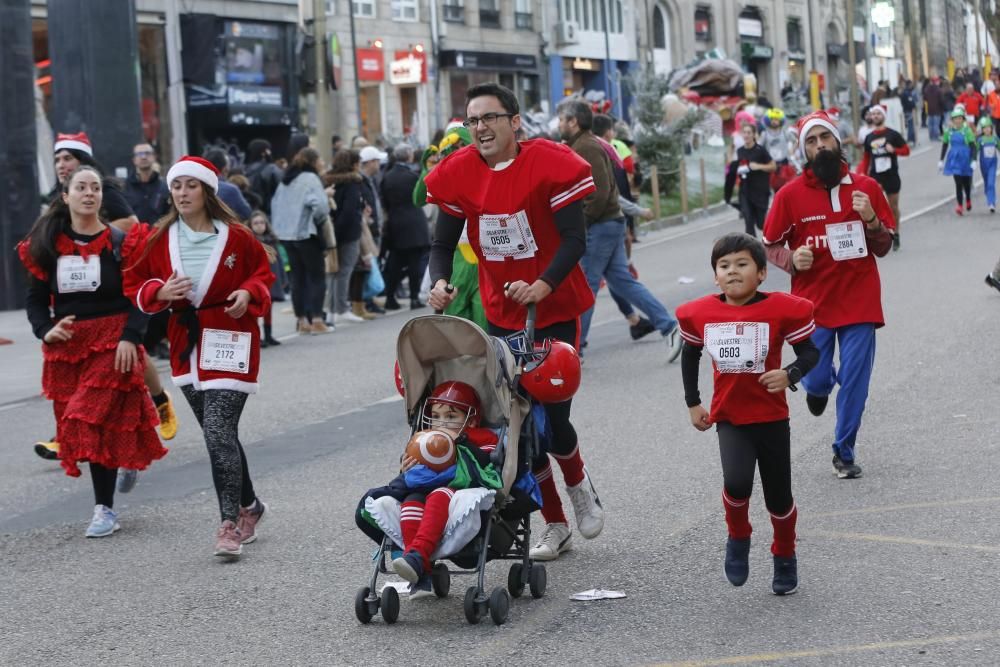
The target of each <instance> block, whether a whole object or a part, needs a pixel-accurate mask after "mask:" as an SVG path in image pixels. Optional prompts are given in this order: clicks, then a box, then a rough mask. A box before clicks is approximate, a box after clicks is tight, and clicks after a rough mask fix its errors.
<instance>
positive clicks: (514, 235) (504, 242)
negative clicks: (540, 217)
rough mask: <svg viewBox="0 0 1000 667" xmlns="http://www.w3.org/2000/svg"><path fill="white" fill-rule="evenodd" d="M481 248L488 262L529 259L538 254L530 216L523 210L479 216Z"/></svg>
mask: <svg viewBox="0 0 1000 667" xmlns="http://www.w3.org/2000/svg"><path fill="white" fill-rule="evenodd" d="M479 247H480V249H482V251H483V257H484V258H485V259H486V260H487V261H493V262H498V261H502V260H503V259H504V258H506V257H511V258H513V259H528V258H530V257H534V256H535V253H536V252H538V244H536V243H535V236H534V234H532V233H531V225H530V223H529V222H528V214H527V213H525V212H524V211H523V210H521V211H518V212H517V213H511V214H507V215H481V216H479Z"/></svg>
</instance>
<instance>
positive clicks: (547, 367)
mask: <svg viewBox="0 0 1000 667" xmlns="http://www.w3.org/2000/svg"><path fill="white" fill-rule="evenodd" d="M521 386H522V387H524V390H525V391H527V392H528V393H529V394H531V396H532V397H533V398H534V399H535V400H536V401H538V402H539V403H562V402H563V401H568V400H569V399H571V398H573V395H574V394H576V390H577V389H579V388H580V356H579V355H578V354H577V353H576V349H575V348H574V347H573V346H572V345H570V344H569V343H564V342H562V341H561V340H555V339H552V338H546V339H545V340H544V341H543V342H542V343H535V352H534V353H533V355H532V360H531V361H530V362H529V363H528V364H526V365H525V367H524V371H523V372H522V373H521Z"/></svg>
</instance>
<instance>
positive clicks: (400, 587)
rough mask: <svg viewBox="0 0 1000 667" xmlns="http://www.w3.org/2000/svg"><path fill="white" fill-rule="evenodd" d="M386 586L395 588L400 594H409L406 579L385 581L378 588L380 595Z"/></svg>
mask: <svg viewBox="0 0 1000 667" xmlns="http://www.w3.org/2000/svg"><path fill="white" fill-rule="evenodd" d="M387 588H395V589H396V592H397V593H399V594H400V595H409V594H410V582H408V581H387V582H385V585H384V586H382V588H380V589H379V591H378V592H379V595H381V594H382V591H384V590H385V589H387Z"/></svg>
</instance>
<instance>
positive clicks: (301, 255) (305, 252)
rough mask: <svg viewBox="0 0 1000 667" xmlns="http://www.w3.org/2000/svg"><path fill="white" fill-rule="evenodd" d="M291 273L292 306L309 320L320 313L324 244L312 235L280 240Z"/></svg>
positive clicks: (297, 314)
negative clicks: (297, 239) (304, 237)
mask: <svg viewBox="0 0 1000 667" xmlns="http://www.w3.org/2000/svg"><path fill="white" fill-rule="evenodd" d="M282 244H283V245H284V246H285V251H286V252H287V253H288V264H289V265H290V266H291V269H292V271H291V273H292V309H293V310H294V311H295V316H296V317H304V318H306V319H307V320H309V321H310V322H311V321H312V320H313V318H316V319H319V318H320V317H321V316H322V313H323V295H324V293H325V292H326V268H325V264H324V262H323V244H322V242H321V241H320V240H319V239H318V238H317V237H315V236H313V237H310V238H308V239H305V240H304V241H283V242H282Z"/></svg>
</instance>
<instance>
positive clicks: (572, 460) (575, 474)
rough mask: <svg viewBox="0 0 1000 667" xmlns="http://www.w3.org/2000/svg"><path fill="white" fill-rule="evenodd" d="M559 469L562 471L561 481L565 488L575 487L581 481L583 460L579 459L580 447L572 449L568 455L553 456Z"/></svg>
mask: <svg viewBox="0 0 1000 667" xmlns="http://www.w3.org/2000/svg"><path fill="white" fill-rule="evenodd" d="M552 456H553V458H555V460H556V462H557V463H558V464H559V469H560V470H562V474H563V481H564V482H566V486H576V485H577V484H579V483H580V482H582V481H583V459H582V458H581V457H580V445H577V446H576V447H574V448H573V451H571V452H570V453H569V454H566V455H565V456H560V455H559V454H553V455H552Z"/></svg>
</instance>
